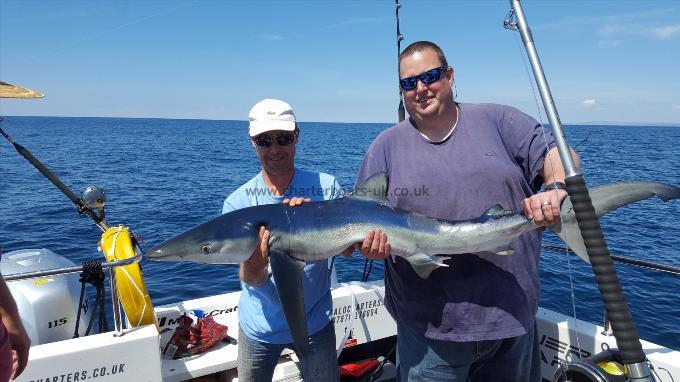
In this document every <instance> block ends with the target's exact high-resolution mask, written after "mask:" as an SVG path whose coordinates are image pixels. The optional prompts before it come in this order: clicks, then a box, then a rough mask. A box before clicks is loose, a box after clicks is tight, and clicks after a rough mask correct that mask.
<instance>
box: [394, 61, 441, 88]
mask: <svg viewBox="0 0 680 382" xmlns="http://www.w3.org/2000/svg"><path fill="white" fill-rule="evenodd" d="M448 68H449V67H448V66H442V67H440V68H434V69H430V70H428V71H427V72H423V73H420V74H419V75H417V76H412V77H406V78H402V79H400V80H399V85H401V88H402V89H404V90H412V89H415V88H416V86H418V80H421V81H423V83H424V84H425V85H429V84H431V83H433V82H436V81H439V79H440V78H441V76H442V72H446V70H447V69H448Z"/></svg>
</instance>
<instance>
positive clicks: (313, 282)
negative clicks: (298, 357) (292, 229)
mask: <svg viewBox="0 0 680 382" xmlns="http://www.w3.org/2000/svg"><path fill="white" fill-rule="evenodd" d="M342 195H343V192H342V188H341V187H340V184H339V183H338V182H337V181H336V180H335V178H334V177H333V176H331V175H328V174H325V173H317V172H311V171H305V170H300V169H298V168H296V169H295V174H294V175H293V180H292V181H291V183H290V186H289V187H288V189H287V190H286V193H285V194H284V195H283V196H274V195H272V193H271V192H270V191H269V188H268V187H267V185H266V184H265V182H264V178H263V177H262V172H260V173H259V174H257V175H256V176H255V177H254V178H252V179H251V180H249V181H248V182H246V183H245V184H244V185H242V186H241V187H239V188H238V189H237V190H236V191H234V192H233V193H232V194H231V195H229V196H228V197H227V199H225V201H224V206H223V208H222V213H223V214H224V213H227V212H231V211H234V210H238V209H241V208H246V207H252V206H259V205H263V204H276V203H281V202H282V201H283V199H286V198H291V197H304V198H310V199H312V201H323V200H330V199H336V198H339V197H341V196H342ZM253 250H255V248H253ZM330 275H331V273H330V271H329V269H328V262H327V261H326V260H321V261H316V262H310V263H308V264H307V265H306V266H305V268H304V275H303V277H302V288H303V290H304V295H305V311H306V313H307V331H308V334H309V335H312V334H314V333H316V332H317V331H319V330H321V329H323V328H324V327H325V326H326V325H327V324H328V323H329V322H330V320H331V311H332V307H333V301H332V299H331V292H330ZM238 319H239V326H240V328H241V330H243V333H245V334H246V335H247V336H248V337H250V338H252V339H255V340H257V341H261V342H265V343H274V344H288V343H292V342H293V338H292V337H291V335H290V330H289V329H288V323H287V322H286V318H285V317H284V315H283V310H282V308H281V303H280V302H279V296H278V294H277V292H276V281H275V280H274V277H270V278H269V279H268V280H267V281H266V282H265V283H264V284H262V285H260V286H257V287H254V286H252V285H249V284H246V283H244V282H243V281H241V298H240V300H239V309H238Z"/></svg>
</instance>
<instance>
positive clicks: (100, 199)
mask: <svg viewBox="0 0 680 382" xmlns="http://www.w3.org/2000/svg"><path fill="white" fill-rule="evenodd" d="M2 121H3V119H2V118H0V122H2ZM0 134H2V136H3V137H5V139H7V140H8V141H9V143H11V144H12V146H14V148H15V149H16V150H17V152H19V154H21V155H22V156H23V157H24V158H26V160H28V161H29V163H31V164H32V165H33V167H35V168H36V169H37V170H38V171H40V173H41V174H43V175H44V176H45V177H46V178H47V179H49V181H50V182H52V184H54V185H55V186H56V187H57V188H58V189H59V190H60V191H61V192H62V193H64V195H66V197H68V198H69V199H70V200H71V201H72V202H73V204H75V205H76V208H78V213H80V214H81V215H85V216H87V217H89V218H90V219H92V220H93V221H94V223H95V224H96V225H97V226H98V227H99V228H101V229H102V231H106V230H107V229H108V227H107V226H106V223H105V222H104V209H103V207H104V203H105V198H104V191H103V190H102V189H101V188H99V187H96V186H90V187H87V188H86V189H85V192H84V194H83V197H82V198H79V197H78V196H76V194H75V193H73V191H71V190H70V189H69V188H68V187H67V186H66V185H65V184H64V183H63V182H62V181H61V180H60V179H59V178H58V177H57V176H56V175H54V174H53V173H52V171H50V170H49V169H48V168H47V167H46V166H45V165H44V164H42V162H40V161H39V160H38V158H36V157H35V156H33V154H31V152H30V151H28V150H27V149H26V148H25V147H24V146H22V145H20V144H18V143H17V142H16V141H15V140H14V139H13V138H12V137H11V136H9V134H7V133H6V132H5V131H4V130H3V129H2V128H1V127H0ZM95 209H96V210H97V211H95Z"/></svg>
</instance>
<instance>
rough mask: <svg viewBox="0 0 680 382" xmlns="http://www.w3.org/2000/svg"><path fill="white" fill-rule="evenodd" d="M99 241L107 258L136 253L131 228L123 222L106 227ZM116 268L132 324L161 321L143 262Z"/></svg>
mask: <svg viewBox="0 0 680 382" xmlns="http://www.w3.org/2000/svg"><path fill="white" fill-rule="evenodd" d="M99 245H100V248H101V250H102V252H103V253H104V257H106V260H107V261H116V260H125V259H129V258H131V257H134V256H135V254H136V253H135V249H134V247H133V245H132V239H131V237H130V230H129V229H128V228H127V227H125V226H122V225H120V226H118V227H111V228H109V229H108V230H106V232H104V233H103V234H102V240H101V241H100V243H99ZM115 269H116V270H115V277H116V285H117V289H118V298H119V299H120V303H121V305H123V310H124V311H125V316H126V317H127V319H128V322H129V323H130V325H131V326H132V327H133V328H134V327H137V326H142V325H149V324H156V323H157V322H158V321H157V320H156V312H155V311H154V309H153V304H152V303H151V297H149V292H147V290H146V286H145V285H144V278H143V277H142V270H141V268H140V267H139V264H137V263H134V264H129V265H125V266H122V267H116V268H115Z"/></svg>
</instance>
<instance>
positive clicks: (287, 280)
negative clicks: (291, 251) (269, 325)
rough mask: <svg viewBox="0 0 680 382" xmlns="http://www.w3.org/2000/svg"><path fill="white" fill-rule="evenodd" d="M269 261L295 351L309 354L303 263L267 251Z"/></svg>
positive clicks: (285, 255) (281, 254) (284, 254)
mask: <svg viewBox="0 0 680 382" xmlns="http://www.w3.org/2000/svg"><path fill="white" fill-rule="evenodd" d="M269 262H270V264H271V267H272V274H273V275H274V281H275V282H276V291H277V293H278V294H279V301H280V302H281V308H283V315H284V316H286V321H287V322H288V328H289V329H290V334H291V336H292V337H293V343H294V344H295V351H296V352H297V353H298V356H300V357H305V356H307V355H308V354H309V339H308V336H307V315H306V313H305V300H304V296H305V295H304V293H303V291H302V272H303V268H304V267H305V263H304V261H300V260H296V259H294V258H292V257H290V256H288V254H287V253H285V252H269Z"/></svg>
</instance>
